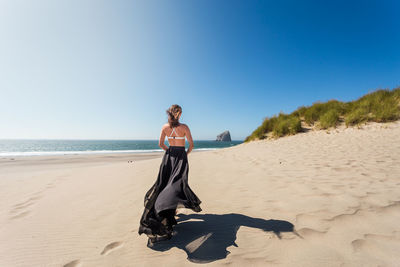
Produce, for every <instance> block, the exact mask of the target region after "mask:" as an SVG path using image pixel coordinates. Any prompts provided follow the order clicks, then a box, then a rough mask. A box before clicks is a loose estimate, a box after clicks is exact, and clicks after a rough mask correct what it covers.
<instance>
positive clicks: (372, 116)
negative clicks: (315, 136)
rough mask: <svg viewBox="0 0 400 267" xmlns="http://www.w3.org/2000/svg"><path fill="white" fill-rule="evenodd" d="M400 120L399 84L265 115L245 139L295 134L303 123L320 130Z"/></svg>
mask: <svg viewBox="0 0 400 267" xmlns="http://www.w3.org/2000/svg"><path fill="white" fill-rule="evenodd" d="M399 119H400V87H399V88H396V89H393V90H377V91H375V92H372V93H369V94H366V95H364V96H363V97H361V98H359V99H357V100H355V101H351V102H340V101H337V100H330V101H328V102H323V103H322V102H316V103H314V104H313V105H311V106H309V107H305V106H301V107H299V108H298V109H297V110H295V111H294V112H292V113H290V114H284V113H280V114H279V115H275V116H273V117H270V118H265V119H264V121H263V123H262V124H261V125H260V126H259V127H258V128H257V129H255V130H254V131H253V132H252V133H251V135H249V136H248V137H246V139H245V142H248V141H252V140H257V139H264V138H267V137H281V136H285V135H293V134H296V133H298V132H301V131H303V128H302V127H301V123H302V122H303V123H305V124H307V125H309V126H317V127H319V128H321V129H328V128H331V127H336V126H337V125H338V124H340V123H341V122H344V123H345V124H346V126H352V125H358V124H360V123H363V122H368V121H374V122H389V121H395V120H399Z"/></svg>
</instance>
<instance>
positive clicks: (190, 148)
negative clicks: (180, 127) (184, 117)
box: [185, 125, 194, 154]
mask: <svg viewBox="0 0 400 267" xmlns="http://www.w3.org/2000/svg"><path fill="white" fill-rule="evenodd" d="M185 128H186V129H185V130H186V133H185V135H186V138H187V140H188V142H189V148H188V150H187V151H186V153H187V154H189V153H190V152H191V151H192V149H193V148H194V144H193V138H192V134H191V133H190V129H189V126H187V125H186V127H185Z"/></svg>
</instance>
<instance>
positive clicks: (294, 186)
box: [0, 122, 400, 267]
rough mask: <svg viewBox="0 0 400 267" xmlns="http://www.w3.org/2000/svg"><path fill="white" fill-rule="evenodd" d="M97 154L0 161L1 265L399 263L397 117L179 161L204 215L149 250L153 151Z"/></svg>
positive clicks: (191, 217)
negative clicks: (146, 226)
mask: <svg viewBox="0 0 400 267" xmlns="http://www.w3.org/2000/svg"><path fill="white" fill-rule="evenodd" d="M107 157H109V156H107V155H103V156H94V157H90V158H89V159H88V158H87V157H82V156H68V157H64V158H63V157H62V156H58V157H41V158H37V157H36V158H35V157H29V158H24V159H21V158H14V160H11V159H10V158H3V159H1V160H0V266H68V267H71V266H195V265H199V263H208V265H210V266H221V265H224V266H226V265H230V266H400V223H399V222H400V186H399V185H400V123H399V122H396V123H390V124H376V123H373V124H369V125H366V126H363V127H362V128H361V129H357V128H347V129H346V128H343V127H342V128H340V129H337V130H331V131H329V132H328V131H310V132H308V133H302V134H298V135H295V136H289V137H284V138H280V139H278V140H272V141H265V140H263V141H255V142H251V143H249V144H241V145H238V146H235V147H230V148H224V149H220V150H214V151H204V152H196V153H192V154H190V155H189V164H190V171H189V183H190V186H191V188H192V189H193V191H194V192H195V193H196V194H197V195H198V196H199V198H200V199H201V200H202V201H203V203H202V208H203V211H202V212H200V213H193V212H191V211H190V210H185V209H182V210H180V211H179V212H180V214H179V216H177V218H178V221H179V224H178V225H177V226H176V228H175V234H174V236H173V238H172V239H171V240H169V241H165V242H162V243H160V244H158V245H156V246H154V247H152V248H149V247H147V237H146V236H145V235H141V236H139V235H138V234H137V230H138V223H139V219H140V216H141V214H142V212H143V197H144V194H145V192H146V191H147V189H148V188H149V187H150V186H151V185H152V184H153V183H154V181H155V179H156V176H157V173H158V168H159V164H160V162H161V158H160V157H161V154H159V153H158V154H157V153H156V154H154V155H152V156H151V157H150V158H142V160H140V155H113V156H112V158H110V159H107ZM128 158H131V159H133V163H128V160H130V159H128Z"/></svg>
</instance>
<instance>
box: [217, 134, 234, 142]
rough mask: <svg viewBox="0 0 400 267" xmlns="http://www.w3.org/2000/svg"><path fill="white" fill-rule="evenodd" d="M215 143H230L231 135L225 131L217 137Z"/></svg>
mask: <svg viewBox="0 0 400 267" xmlns="http://www.w3.org/2000/svg"><path fill="white" fill-rule="evenodd" d="M215 141H227V142H231V141H232V140H231V134H230V133H229V131H225V132H223V133H221V134H219V135H218V136H217V140H215Z"/></svg>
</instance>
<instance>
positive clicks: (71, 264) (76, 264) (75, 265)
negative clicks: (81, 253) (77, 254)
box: [63, 260, 82, 267]
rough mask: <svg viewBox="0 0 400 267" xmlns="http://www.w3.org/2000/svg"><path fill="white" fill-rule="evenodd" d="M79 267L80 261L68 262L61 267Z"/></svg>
mask: <svg viewBox="0 0 400 267" xmlns="http://www.w3.org/2000/svg"><path fill="white" fill-rule="evenodd" d="M79 266H82V263H81V261H80V260H74V261H71V262H68V263H67V264H65V265H64V266H63V267H79Z"/></svg>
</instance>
